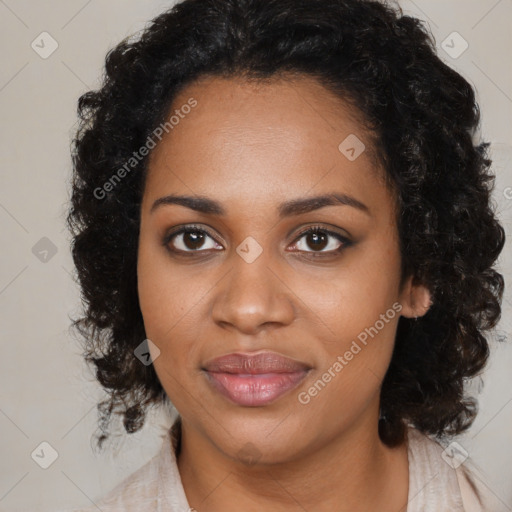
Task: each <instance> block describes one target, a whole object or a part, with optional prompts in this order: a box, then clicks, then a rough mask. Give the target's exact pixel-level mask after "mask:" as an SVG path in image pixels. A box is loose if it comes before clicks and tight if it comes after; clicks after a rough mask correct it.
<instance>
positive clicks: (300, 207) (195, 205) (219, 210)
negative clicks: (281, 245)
mask: <svg viewBox="0 0 512 512" xmlns="http://www.w3.org/2000/svg"><path fill="white" fill-rule="evenodd" d="M169 204H177V205H181V206H185V207H186V208H190V209H191V210H195V211H197V212H200V213H204V214H207V215H218V216H225V215H226V210H225V209H224V208H223V207H222V206H221V204H220V203H218V202H217V201H215V200H213V199H210V198H208V197H204V196H179V195H168V196H164V197H160V198H159V199H157V200H156V201H155V202H154V203H153V205H152V206H151V209H150V213H153V212H154V211H155V210H156V209H157V208H159V207H161V206H163V205H169ZM340 205H346V206H352V207H353V208H356V209H358V210H360V211H362V212H364V213H366V214H367V215H370V209H369V208H368V206H366V205H365V204H364V203H362V202H361V201H359V200H357V199H356V198H354V197H352V196H349V195H347V194H340V193H332V194H324V195H321V196H314V197H304V198H298V199H292V200H290V201H286V202H284V203H281V204H280V205H279V207H278V209H277V211H278V213H279V217H280V218H284V217H290V216H292V215H300V214H303V213H308V212H312V211H314V210H318V209H320V208H323V207H324V206H340Z"/></svg>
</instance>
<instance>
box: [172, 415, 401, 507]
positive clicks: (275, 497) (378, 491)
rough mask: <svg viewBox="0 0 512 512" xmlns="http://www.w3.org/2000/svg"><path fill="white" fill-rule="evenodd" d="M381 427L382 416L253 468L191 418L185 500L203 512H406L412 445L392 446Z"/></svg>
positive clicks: (185, 430) (184, 461) (183, 466)
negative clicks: (299, 452)
mask: <svg viewBox="0 0 512 512" xmlns="http://www.w3.org/2000/svg"><path fill="white" fill-rule="evenodd" d="M370 420H371V422H370ZM371 425H374V427H373V426H371ZM377 425H378V416H377V417H376V418H375V417H373V416H372V417H368V418H367V419H365V420H364V421H363V422H362V423H359V424H358V425H354V426H353V427H352V428H350V429H348V430H346V431H344V432H343V433H341V434H340V435H338V436H337V437H334V438H333V439H331V440H330V441H329V442H327V443H324V444H323V446H321V447H320V448H317V447H315V449H314V450H313V449H312V450H310V451H306V452H305V453H304V455H302V456H300V457H299V458H294V460H293V461H285V462H276V463H273V464H259V463H257V462H256V463H254V464H252V465H248V464H243V463H241V462H239V461H236V460H234V459H233V458H232V457H229V456H227V455H226V454H225V453H224V452H223V451H221V450H220V449H219V448H218V447H217V446H216V445H214V444H213V443H212V442H211V441H209V440H208V439H207V438H205V437H204V436H203V435H202V434H201V432H199V431H198V430H196V429H194V428H193V426H192V425H190V424H189V423H187V422H186V421H184V420H183V421H182V438H181V451H180V453H179V456H178V468H179V471H180V475H181V480H182V483H183V488H184V490H185V494H186V495H187V499H188V501H189V504H190V506H191V507H193V508H194V509H196V510H197V511H198V512H202V511H203V510H208V512H220V511H223V512H225V511H230V510H256V509H258V510H260V509H261V510H268V511H272V512H281V511H283V512H284V511H290V510H297V511H303V510H315V511H316V512H328V511H332V510H336V511H340V512H345V511H347V512H349V511H354V510H366V511H376V512H377V511H378V512H387V511H388V510H389V511H393V512H405V511H406V508H407V495H408V476H409V472H408V459H407V445H406V444H405V443H404V444H403V445H401V446H399V447H397V448H393V449H391V448H389V447H387V446H386V445H384V444H383V443H382V442H381V440H380V438H379V436H378V430H377ZM233 504H236V507H234V506H233Z"/></svg>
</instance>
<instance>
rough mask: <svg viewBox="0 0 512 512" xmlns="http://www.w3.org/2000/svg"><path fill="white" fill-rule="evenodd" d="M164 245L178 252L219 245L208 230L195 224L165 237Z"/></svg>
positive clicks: (208, 248) (212, 247) (211, 247)
mask: <svg viewBox="0 0 512 512" xmlns="http://www.w3.org/2000/svg"><path fill="white" fill-rule="evenodd" d="M163 245H165V246H167V247H168V249H169V250H170V251H172V252H176V253H180V252H182V253H187V252H188V253H193V252H202V251H207V250H211V249H215V250H216V249H217V247H219V246H218V245H217V244H216V243H215V241H214V240H213V237H212V236H211V235H210V233H208V232H207V231H206V230H204V229H201V228H197V227H194V226H188V227H184V228H181V229H179V230H177V231H173V232H171V233H169V234H167V235H166V236H165V237H164V240H163Z"/></svg>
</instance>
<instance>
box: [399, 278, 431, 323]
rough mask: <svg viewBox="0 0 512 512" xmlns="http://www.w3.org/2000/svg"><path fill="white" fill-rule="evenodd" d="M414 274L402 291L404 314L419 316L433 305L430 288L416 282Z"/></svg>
mask: <svg viewBox="0 0 512 512" xmlns="http://www.w3.org/2000/svg"><path fill="white" fill-rule="evenodd" d="M414 280H415V279H414V276H411V277H409V279H408V280H407V282H406V284H405V286H404V287H403V291H402V293H401V304H402V311H401V314H402V316H405V317H406V318H418V317H420V316H423V315H425V314H426V313H427V311H428V310H429V309H430V306H432V296H431V294H430V290H429V289H428V288H427V287H426V286H425V285H424V284H415V283H414Z"/></svg>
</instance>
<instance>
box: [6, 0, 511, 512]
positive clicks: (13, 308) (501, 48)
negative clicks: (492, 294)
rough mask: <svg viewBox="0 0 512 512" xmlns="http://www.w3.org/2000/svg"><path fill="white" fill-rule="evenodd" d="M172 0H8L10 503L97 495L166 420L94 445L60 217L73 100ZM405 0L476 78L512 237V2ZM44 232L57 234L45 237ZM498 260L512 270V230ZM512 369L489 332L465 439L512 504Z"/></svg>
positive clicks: (154, 441)
mask: <svg viewBox="0 0 512 512" xmlns="http://www.w3.org/2000/svg"><path fill="white" fill-rule="evenodd" d="M171 3H172V2H165V1H163V0H159V1H157V0H152V1H148V0H146V1H142V0H122V1H121V0H108V1H105V0H103V1H100V0H89V1H87V0H67V1H64V0H49V1H45V2H36V1H35V0H32V1H30V0H0V43H1V45H0V48H1V53H2V66H1V68H0V130H1V134H0V140H1V141H2V143H1V147H0V159H1V162H2V170H1V175H0V176H1V181H0V227H1V246H2V251H1V266H0V315H1V323H0V335H1V347H2V353H1V355H2V357H1V360H0V361H1V363H0V364H1V371H0V432H1V436H0V446H1V456H0V510H2V511H13V512H14V511H20V510H30V511H35V510H38V511H55V510H56V509H60V508H62V509H64V508H72V507H75V506H79V505H90V504H91V502H92V501H94V500H96V499H97V498H99V497H100V496H102V495H103V494H104V493H105V492H107V491H108V490H110V489H111V488H112V487H113V486H114V485H115V484H116V483H118V482H119V481H121V480H122V479H123V478H124V477H126V476H127V475H128V474H130V473H131V472H133V471H134V470H135V469H137V468H138V467H140V466H141V465H142V464H143V463H145V462H146V461H147V460H149V458H151V457H152V456H153V455H154V454H155V452H156V450H157V449H158V447H159V446H160V442H161V441H160V437H159V436H160V435H162V433H163V432H164V429H165V428H166V426H168V424H169V419H168V418H166V417H165V415H164V414H162V413H152V414H151V415H150V417H149V418H148V419H149V421H148V423H147V424H146V426H145V427H144V429H143V430H142V431H141V432H139V433H137V434H135V435H132V436H121V437H120V439H119V443H118V449H117V450H116V453H104V454H102V455H97V456H95V455H94V454H93V453H92V451H91V435H92V433H93V431H94V429H95V427H96V412H95V405H96V402H97V400H98V399H99V398H100V397H101V396H102V395H101V393H100V389H99V386H98V385H97V384H96V383H95V381H94V378H93V376H92V375H91V373H89V371H88V370H87V368H86V367H85V365H84V364H83V363H82V361H81V358H80V349H79V346H78V344H77V342H76V341H75V340H74V339H73V338H72V337H71V336H70V334H69V333H68V327H69V323H70V322H69V318H68V315H71V316H75V314H76V313H77V311H78V308H79V305H80V300H79V290H78V289H77V286H76V284H75V283H74V282H73V280H72V277H71V273H72V270H73V264H72V260H71V256H70V251H69V236H68V233H67V232H66V231H65V230H64V222H63V220H64V216H65V213H66V203H67V200H68V197H69V196H68V193H69V188H68V182H69V177H70V157H69V143H70V139H71V137H72V135H73V132H74V130H75V128H76V102H77V99H78V97H79V95H80V94H81V93H83V92H85V91H86V90H88V89H90V88H95V87H97V86H98V83H99V77H100V75H101V72H102V66H103V62H104V57H105V54H106V52H107V50H108V49H110V48H111V47H112V46H113V45H115V44H116V43H117V42H119V41H120V40H121V39H122V38H124V37H125V36H127V35H129V34H131V33H133V32H135V31H137V30H139V29H141V28H143V26H144V24H145V22H146V21H148V20H149V19H150V18H152V17H153V16H155V15H156V14H158V13H159V12H160V11H162V10H163V9H165V8H166V7H168V6H170V5H171ZM401 6H402V7H403V9H404V11H405V12H406V13H410V14H413V15H416V16H418V17H421V18H422V19H424V20H426V21H427V22H428V23H429V25H430V28H431V30H432V32H433V34H434V36H435V38H436V42H437V46H438V47H439V51H440V55H441V56H442V58H443V59H444V60H445V61H446V62H447V63H449V64H450V65H451V66H452V67H454V68H455V69H456V70H458V71H459V72H461V73H462V74H463V75H464V76H465V77H466V78H467V79H468V80H469V81H470V82H471V83H472V84H473V85H474V86H475V87H476V89H477V93H478V98H479V102H480V106H481V110H482V116H483V119H482V129H481V131H482V135H483V137H484V138H485V139H487V140H490V141H491V142H492V143H493V157H494V165H495V167H494V168H495V172H496V173H497V175H498V176H497V182H496V190H495V200H496V204H497V206H498V211H499V216H500V218H501V219H502V221H503V223H504V224H505V227H506V229H507V233H508V236H511V235H512V233H511V221H512V189H507V187H512V164H511V156H512V150H511V147H512V129H511V113H512V76H511V68H510V54H511V50H512V44H511V43H512V37H511V33H512V30H511V28H512V27H511V21H512V0H415V1H414V2H412V1H410V0H408V1H406V0H404V1H402V2H401ZM454 31H457V32H458V33H459V34H461V36H462V37H463V38H464V39H465V40H466V41H467V42H468V44H469V47H468V49H467V50H466V51H465V52H464V53H463V54H462V55H460V56H459V57H457V58H453V57H450V56H449V55H448V54H447V53H446V52H445V51H444V50H443V49H442V47H441V45H442V42H443V40H445V39H446V38H447V37H448V36H449V35H450V34H452V32H454ZM42 32H48V33H49V34H50V35H51V37H52V38H54V39H55V40H56V42H57V44H58V48H57V50H56V51H55V52H54V53H53V54H52V55H50V56H49V57H48V58H47V59H43V58H41V57H40V55H39V54H38V53H36V51H34V50H33V49H32V47H31V43H32V41H34V40H35V41H36V43H37V41H40V38H39V35H40V34H41V33H42ZM44 37H47V36H44ZM46 41H47V43H48V44H46V45H45V48H46V49H48V48H50V46H49V41H50V40H49V39H47V40H46ZM448 41H450V39H448ZM457 44H459V43H457ZM459 48H460V46H459ZM455 49H457V46H456V47H455ZM40 51H42V49H40ZM507 190H508V191H509V192H508V193H507ZM44 237H46V238H47V239H49V241H48V240H43V241H42V242H41V241H40V240H41V239H42V238H44ZM37 244H43V246H45V247H54V252H55V251H56V252H55V254H52V252H50V253H49V255H48V261H46V262H43V261H41V260H40V259H39V258H38V257H36V255H35V254H34V252H33V250H34V251H35V252H36V253H37V248H39V247H40V245H37ZM45 244H46V245H45ZM34 247H35V248H36V249H33V248H34ZM500 268H501V271H502V272H503V273H504V274H505V277H506V279H507V278H509V277H510V269H511V244H510V242H507V247H506V249H505V251H504V254H503V256H502V258H501V260H500ZM510 305H511V303H510V294H509V293H508V292H507V297H506V300H505V302H504V312H503V319H502V321H501V323H500V325H499V328H498V330H497V336H496V337H498V336H501V337H503V336H508V337H509V338H511V336H510V333H511V331H512V329H511V308H510ZM511 368H512V344H511V343H509V344H507V345H505V344H501V345H499V344H498V343H496V342H493V345H492V356H491V360H490V363H489V366H488V369H487V371H486V373H485V374H484V382H485V386H484V387H483V390H482V392H481V394H480V406H481V412H480V414H479V416H478V418H477V421H476V422H475V424H474V425H473V427H472V428H471V430H470V432H469V433H468V434H466V435H464V436H461V437H460V438H459V439H458V442H459V444H461V445H462V446H463V447H464V448H465V449H466V450H467V451H468V452H469V454H470V457H471V459H472V460H473V462H475V463H477V464H478V465H480V467H481V468H482V469H483V470H484V471H485V472H486V474H487V475H488V478H487V480H486V485H488V486H489V488H491V489H492V491H493V492H494V493H495V494H496V495H497V496H499V497H500V499H501V500H503V501H504V502H505V503H506V504H507V505H508V506H509V507H510V509H511V510H512V469H511V462H512V371H511ZM474 387H475V389H477V388H478V383H475V386H474ZM43 441H46V442H48V443H50V445H51V446H52V447H53V448H54V449H55V450H56V451H57V453H58V458H57V459H56V460H55V462H54V463H53V464H52V465H51V466H50V467H49V468H48V469H42V468H41V467H39V466H38V465H37V464H36V463H35V462H34V460H33V459H32V458H31V453H32V452H33V451H34V450H35V449H36V448H37V447H38V446H39V445H40V443H41V442H43ZM46 453H48V452H46ZM440 463H443V461H440Z"/></svg>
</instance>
